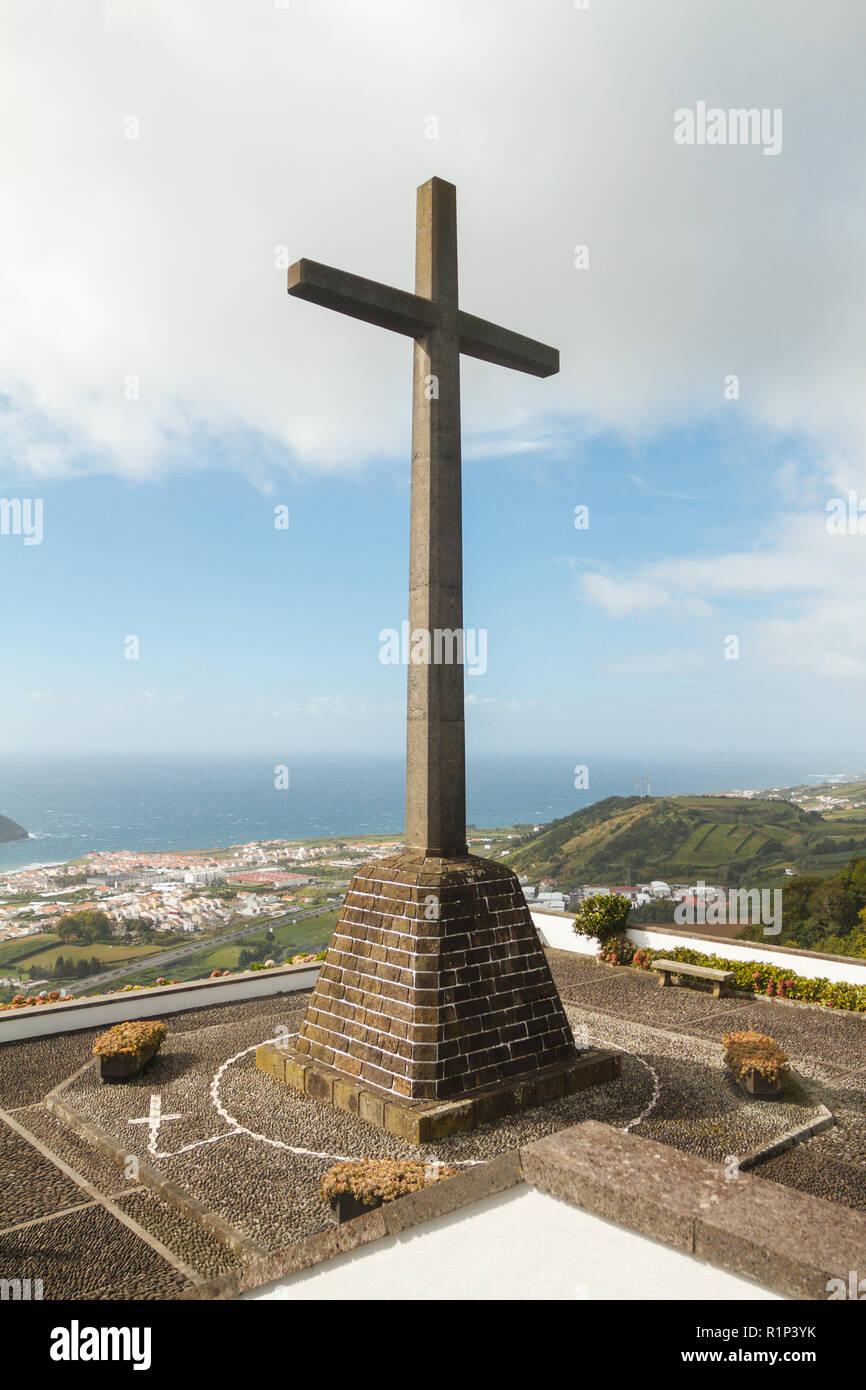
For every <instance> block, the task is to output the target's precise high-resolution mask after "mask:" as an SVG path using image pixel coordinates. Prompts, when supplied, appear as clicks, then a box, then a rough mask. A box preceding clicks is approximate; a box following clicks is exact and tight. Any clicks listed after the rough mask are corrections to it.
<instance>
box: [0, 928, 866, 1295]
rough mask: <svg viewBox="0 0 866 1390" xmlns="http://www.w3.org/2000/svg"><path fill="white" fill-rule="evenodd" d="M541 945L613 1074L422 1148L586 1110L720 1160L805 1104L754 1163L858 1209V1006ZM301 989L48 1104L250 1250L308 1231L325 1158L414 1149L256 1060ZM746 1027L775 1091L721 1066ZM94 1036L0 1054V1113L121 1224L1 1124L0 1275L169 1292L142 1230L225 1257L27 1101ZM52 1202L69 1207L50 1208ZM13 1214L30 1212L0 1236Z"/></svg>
mask: <svg viewBox="0 0 866 1390" xmlns="http://www.w3.org/2000/svg"><path fill="white" fill-rule="evenodd" d="M548 954H549V959H550V962H551V966H552V969H553V972H554V976H555V978H556V981H557V984H558V987H559V989H560V993H561V995H562V998H563V1000H564V1002H565V1004H566V1011H567V1013H568V1017H569V1020H570V1022H571V1024H572V1026H573V1027H574V1028H575V1031H576V1032H577V1033H578V1034H579V1031H580V1030H585V1032H586V1036H587V1040H588V1041H590V1042H591V1043H592V1044H593V1045H596V1046H603V1047H610V1048H615V1049H617V1050H619V1051H621V1053H622V1076H621V1078H620V1080H619V1081H617V1082H611V1083H608V1084H606V1085H604V1086H600V1087H596V1088H594V1089H592V1090H589V1091H584V1092H581V1093H579V1094H578V1095H576V1096H571V1097H568V1098H567V1099H564V1100H560V1101H557V1102H554V1103H552V1104H548V1105H546V1106H543V1107H540V1108H538V1109H535V1110H529V1111H525V1112H523V1113H522V1114H520V1115H515V1116H510V1117H508V1118H506V1119H503V1120H499V1121H496V1122H495V1123H492V1124H489V1125H486V1126H483V1127H482V1128H480V1129H478V1130H476V1131H474V1132H472V1133H471V1134H467V1135H457V1136H454V1137H453V1138H452V1139H450V1140H447V1141H441V1142H439V1143H438V1144H437V1145H435V1146H430V1147H428V1148H427V1149H425V1150H424V1151H423V1154H424V1156H425V1157H427V1158H438V1159H441V1160H443V1161H445V1162H449V1163H459V1164H470V1163H478V1162H484V1161H485V1160H487V1159H489V1158H491V1157H493V1156H494V1155H496V1154H498V1153H502V1152H504V1151H506V1150H509V1149H513V1148H514V1147H516V1146H518V1145H520V1144H525V1143H527V1142H531V1141H532V1140H533V1139H536V1138H541V1137H543V1136H544V1135H546V1134H550V1133H552V1132H555V1131H556V1130H558V1129H561V1128H564V1127H567V1126H569V1125H572V1124H575V1123H577V1122H578V1121H579V1120H582V1119H588V1118H593V1119H599V1120H603V1121H604V1122H605V1123H607V1124H611V1125H613V1126H615V1127H616V1128H619V1129H627V1130H629V1131H630V1132H631V1133H636V1134H641V1135H645V1136H647V1137H650V1138H654V1139H657V1140H659V1141H660V1142H663V1143H665V1144H670V1145H673V1146H675V1147H677V1148H680V1149H684V1150H688V1151H690V1152H693V1153H697V1154H701V1155H703V1156H704V1157H706V1158H708V1159H710V1160H712V1161H715V1162H719V1163H724V1162H725V1161H726V1160H727V1159H728V1157H729V1156H730V1155H732V1154H738V1155H742V1154H744V1153H746V1152H750V1151H752V1150H754V1149H760V1148H762V1147H764V1146H766V1145H767V1144H768V1143H769V1142H771V1141H772V1140H773V1139H774V1138H776V1137H778V1135H780V1134H781V1133H783V1132H785V1131H786V1130H789V1129H791V1128H793V1127H795V1126H798V1125H802V1124H803V1123H806V1122H807V1121H809V1120H811V1119H813V1118H814V1117H815V1115H816V1114H817V1109H816V1107H817V1103H818V1101H819V1100H821V1101H823V1102H824V1103H825V1104H826V1105H828V1106H829V1107H830V1109H831V1110H833V1112H834V1114H836V1116H837V1118H838V1121H839V1123H838V1126H837V1127H835V1128H833V1129H831V1130H828V1131H826V1132H824V1133H822V1134H820V1135H818V1136H816V1137H815V1138H813V1139H811V1140H808V1141H806V1142H805V1143H802V1144H799V1145H797V1147H796V1148H794V1149H791V1150H789V1151H788V1152H786V1153H784V1154H782V1155H781V1156H780V1157H778V1158H776V1159H772V1160H768V1161H766V1162H763V1163H762V1164H761V1165H760V1166H759V1168H757V1169H755V1170H754V1171H755V1172H756V1173H758V1174H759V1175H760V1176H763V1177H767V1178H770V1179H773V1180H775V1181H777V1182H782V1183H786V1184H788V1185H790V1186H794V1187H798V1188H800V1189H802V1190H804V1191H809V1192H813V1193H815V1194H816V1195H819V1196H823V1197H829V1198H831V1199H832V1200H835V1201H838V1202H842V1203H845V1204H847V1205H850V1206H855V1207H858V1208H860V1209H864V1210H866V1018H864V1017H860V1016H852V1015H848V1014H831V1013H828V1012H827V1011H826V1010H820V1009H797V1008H792V1007H791V1006H784V1005H780V1006H774V1005H772V1004H767V1005H765V1004H762V1003H759V1002H755V1001H752V1000H750V999H746V998H733V999H732V998H726V999H722V1000H718V1001H717V1000H714V999H713V998H712V997H711V996H710V995H708V994H707V993H705V992H702V991H699V990H697V989H689V988H677V987H672V988H668V989H661V988H660V987H659V985H658V982H657V980H656V979H655V977H652V976H649V975H644V974H642V973H640V972H637V971H634V970H630V969H628V968H622V969H616V970H612V969H610V968H609V967H605V966H600V965H599V964H598V963H597V962H596V961H595V960H594V959H592V958H591V957H582V956H576V955H572V954H570V953H567V952H559V951H551V952H549V953H548ZM306 1002H307V996H306V995H303V994H296V995H288V996H285V995H284V996H276V997H273V998H269V999H260V1000H250V1001H247V1002H246V1003H244V1004H234V1005H220V1006H218V1007H216V1008H210V1009H201V1010H191V1011H189V1012H187V1013H185V1014H177V1015H174V1016H173V1017H172V1018H170V1019H169V1036H168V1039H167V1041H166V1043H165V1045H164V1047H163V1050H162V1052H161V1053H160V1054H159V1055H158V1057H157V1058H155V1059H154V1061H153V1062H151V1063H150V1065H149V1066H148V1068H147V1069H146V1071H145V1072H144V1073H143V1074H142V1075H141V1076H140V1077H138V1078H136V1079H134V1080H133V1081H131V1082H129V1083H125V1084H124V1085H120V1086H103V1085H102V1084H101V1082H100V1081H99V1078H98V1075H97V1073H96V1069H95V1068H90V1069H88V1070H87V1071H85V1072H84V1073H82V1075H81V1076H80V1077H78V1078H77V1079H76V1080H75V1081H74V1082H73V1083H72V1084H71V1085H70V1086H69V1087H67V1088H66V1089H65V1091H64V1099H65V1100H66V1101H67V1102H68V1103H70V1104H73V1105H74V1107H75V1108H76V1110H77V1111H78V1112H79V1113H80V1114H81V1115H83V1116H85V1117H87V1118H89V1119H91V1120H92V1121H94V1122H95V1123H96V1124H98V1125H99V1126H100V1127H101V1128H102V1129H105V1130H107V1131H108V1132H109V1133H111V1134H112V1135H113V1137H114V1138H115V1139H116V1140H118V1141H119V1142H120V1143H121V1144H122V1145H123V1146H124V1148H125V1150H126V1152H128V1153H130V1154H138V1155H140V1156H141V1157H143V1158H146V1160H147V1162H148V1164H150V1165H151V1166H152V1167H153V1168H155V1169H156V1170H157V1172H159V1173H160V1174H161V1175H162V1176H164V1177H166V1178H169V1179H170V1180H171V1181H172V1182H173V1183H176V1184H177V1185H178V1186H179V1187H180V1188H182V1189H183V1190H184V1191H185V1192H187V1193H188V1194H190V1195H191V1196H192V1197H195V1198H198V1199H199V1200H200V1201H202V1202H204V1203H205V1205H206V1206H208V1207H209V1208H210V1209H211V1210H213V1211H215V1212H217V1213H218V1214H219V1215H220V1216H222V1217H223V1219H224V1220H226V1221H227V1222H229V1224H231V1225H232V1226H234V1227H235V1228H236V1229H237V1230H239V1231H240V1232H242V1233H243V1234H245V1235H247V1236H248V1237H249V1238H250V1239H251V1240H253V1241H254V1242H255V1243H256V1244H257V1245H259V1246H261V1247H263V1248H265V1249H268V1250H279V1249H283V1248H285V1247H286V1246H287V1245H290V1244H292V1243H293V1242H295V1241H297V1240H299V1239H302V1238H303V1237H304V1236H307V1235H311V1234H313V1233H315V1232H317V1231H321V1230H323V1229H324V1228H325V1226H326V1225H327V1223H328V1219H329V1217H328V1212H327V1209H326V1207H325V1206H324V1204H323V1203H322V1201H321V1198H320V1196H319V1191H318V1187H319V1180H320V1178H321V1176H322V1174H323V1172H324V1171H325V1170H326V1168H327V1167H328V1166H329V1164H330V1163H331V1162H332V1161H334V1160H336V1159H338V1158H343V1157H360V1156H363V1155H370V1156H377V1157H385V1156H388V1157H402V1156H406V1157H408V1156H412V1157H417V1156H418V1151H417V1150H416V1149H415V1148H414V1147H413V1146H411V1145H407V1144H404V1143H402V1142H401V1141H399V1140H396V1139H394V1138H392V1137H390V1136H388V1135H385V1134H382V1133H381V1132H380V1131H378V1130H376V1129H374V1128H373V1127H371V1126H369V1125H366V1124H364V1123H363V1122H361V1121H360V1120H357V1119H355V1118H354V1117H352V1116H349V1115H347V1114H345V1113H344V1112H342V1111H337V1110H333V1109H331V1108H329V1107H325V1106H322V1105H320V1104H318V1103H317V1102H315V1101H311V1100H310V1099H309V1098H308V1097H305V1096H302V1095H300V1094H299V1093H297V1092H295V1091H293V1090H291V1089H290V1088H288V1087H284V1086H280V1085H279V1084H278V1083H277V1082H276V1081H274V1079H273V1078H272V1077H270V1076H268V1075H267V1074H265V1073H262V1072H259V1071H257V1070H256V1067H255V1055H254V1048H255V1046H256V1045H257V1044H258V1043H260V1042H263V1041H265V1040H267V1039H270V1038H273V1037H275V1036H277V1035H278V1034H279V1033H280V1032H281V1031H282V1032H284V1033H286V1032H287V1033H289V1034H291V1033H294V1032H295V1031H297V1028H298V1026H299V1024H300V1021H301V1019H302V1017H303V1013H304V1010H305V1008H306ZM745 1027H757V1028H759V1029H760V1030H761V1031H765V1032H771V1033H772V1034H773V1036H774V1037H776V1038H777V1039H778V1041H779V1042H780V1043H781V1044H782V1046H783V1047H785V1048H786V1050H787V1051H788V1052H789V1054H790V1056H791V1058H792V1060H793V1061H794V1063H795V1069H796V1077H795V1078H794V1079H792V1081H791V1083H790V1085H789V1086H788V1087H787V1089H786V1092H785V1094H784V1095H783V1096H782V1098H781V1099H779V1100H777V1101H773V1102H767V1101H755V1100H753V1099H751V1098H750V1097H748V1096H747V1095H745V1094H744V1093H743V1092H742V1091H741V1090H740V1088H739V1087H737V1086H735V1085H734V1084H733V1083H732V1082H731V1080H730V1078H729V1077H728V1076H727V1075H726V1073H725V1071H724V1069H723V1067H722V1063H721V1055H720V1043H721V1036H722V1034H723V1033H724V1032H728V1031H731V1030H732V1029H734V1028H737V1029H739V1028H745ZM97 1031H99V1030H90V1031H88V1032H85V1033H80V1034H68V1035H59V1036H56V1037H54V1038H49V1039H44V1040H39V1041H35V1042H26V1043H12V1044H7V1045H6V1046H4V1047H3V1048H2V1049H0V1106H2V1107H3V1108H5V1109H6V1110H9V1111H12V1112H13V1113H14V1118H15V1120H16V1122H17V1123H18V1124H19V1125H21V1126H22V1127H23V1128H24V1129H25V1130H26V1131H27V1132H28V1133H29V1134H31V1135H32V1136H33V1139H34V1143H36V1142H37V1141H39V1142H41V1143H42V1145H44V1146H45V1147H46V1148H47V1149H48V1150H50V1151H51V1152H52V1153H54V1154H57V1155H59V1156H60V1157H62V1158H63V1160H64V1161H65V1162H66V1163H67V1164H68V1165H69V1167H70V1168H71V1169H72V1170H73V1172H74V1173H75V1174H77V1175H80V1176H81V1178H82V1179H83V1180H86V1181H87V1182H88V1183H89V1184H91V1185H92V1188H94V1189H96V1192H97V1193H98V1194H100V1195H104V1196H105V1198H106V1199H107V1198H109V1197H111V1198H113V1199H114V1201H115V1202H116V1203H117V1207H118V1209H119V1210H121V1211H123V1212H124V1213H125V1214H126V1215H127V1216H128V1217H130V1218H132V1220H133V1221H134V1222H135V1223H136V1224H137V1227H138V1228H139V1230H140V1234H139V1235H136V1233H135V1232H134V1231H132V1230H129V1229H127V1228H126V1227H125V1226H124V1225H123V1224H122V1223H121V1222H119V1221H118V1220H117V1218H116V1217H115V1216H114V1215H113V1214H112V1212H111V1211H110V1210H108V1209H106V1208H105V1207H103V1206H101V1205H99V1203H98V1202H94V1199H93V1193H92V1192H91V1191H88V1190H87V1189H86V1188H85V1187H83V1186H79V1185H78V1184H77V1183H76V1182H75V1181H73V1180H72V1179H70V1178H69V1177H67V1176H66V1175H65V1174H64V1173H63V1172H61V1171H60V1170H59V1169H58V1168H57V1167H56V1166H55V1165H54V1164H53V1163H52V1162H51V1160H50V1158H46V1157H44V1156H43V1155H42V1154H40V1153H39V1152H38V1151H37V1149H36V1148H35V1147H33V1146H32V1145H30V1144H29V1143H28V1142H27V1140H26V1139H24V1138H22V1137H21V1136H20V1135H18V1134H16V1133H15V1132H14V1131H12V1130H11V1129H10V1128H9V1127H8V1126H6V1125H5V1124H3V1123H2V1122H0V1174H2V1177H3V1180H2V1181H0V1203H3V1205H2V1206H0V1255H2V1260H0V1263H2V1264H3V1266H4V1267H6V1266H8V1265H9V1264H10V1263H11V1264H12V1265H14V1267H15V1271H16V1274H17V1276H18V1277H22V1278H26V1277H41V1278H43V1281H44V1284H45V1295H44V1296H45V1297H46V1298H58V1297H71V1298H119V1299H121V1298H175V1297H177V1296H178V1294H179V1293H180V1292H182V1291H183V1290H184V1289H186V1288H188V1287H189V1281H188V1279H187V1277H186V1274H185V1273H184V1272H183V1271H182V1270H180V1269H178V1268H175V1267H174V1265H173V1264H172V1263H171V1262H170V1261H169V1260H168V1259H166V1258H165V1257H164V1256H163V1255H162V1254H161V1253H160V1252H159V1251H158V1250H156V1249H154V1248H153V1247H152V1246H151V1245H149V1244H148V1239H147V1238H148V1234H149V1235H150V1236H152V1237H153V1238H155V1240H157V1241H159V1242H161V1244H162V1245H163V1246H165V1247H167V1249H168V1251H169V1252H171V1253H172V1255H173V1257H175V1258H176V1259H177V1260H178V1261H179V1262H183V1264H184V1266H188V1267H190V1268H191V1269H192V1270H194V1271H196V1273H197V1275H199V1276H201V1277H203V1278H211V1277H214V1276H215V1275H218V1274H222V1273H225V1272H226V1271H228V1270H230V1269H232V1268H233V1267H235V1264H236V1262H237V1260H238V1258H239V1257H238V1256H237V1255H235V1254H233V1253H232V1252H231V1251H229V1250H228V1249H227V1248H226V1246H225V1245H224V1244H223V1243H222V1242H221V1241H220V1240H218V1239H217V1238H216V1237H215V1236H214V1235H212V1234H211V1233H209V1232H207V1231H204V1230H203V1229H202V1228H201V1227H200V1226H198V1225H197V1224H196V1223H195V1222H193V1221H192V1220H190V1219H188V1218H187V1217H186V1216H184V1215H182V1214H181V1213H180V1212H179V1211H177V1210H176V1209H175V1208H174V1207H173V1206H170V1205H169V1204H168V1203H167V1202H165V1201H164V1200H163V1199H162V1198H161V1197H160V1196H158V1195H157V1194H156V1193H154V1192H153V1191H151V1190H149V1189H147V1188H146V1187H142V1186H140V1185H137V1184H135V1183H132V1184H130V1185H129V1187H128V1190H124V1189H125V1187H126V1184H125V1182H124V1178H123V1174H122V1172H121V1170H120V1169H119V1168H118V1167H117V1166H116V1165H114V1164H113V1163H111V1162H110V1161H109V1160H108V1159H106V1158H104V1157H103V1156H102V1155H101V1154H99V1153H98V1152H97V1151H96V1150H95V1149H94V1148H92V1147H91V1146H90V1145H89V1144H88V1143H87V1141H85V1140H83V1139H81V1138H79V1137H78V1136H77V1135H75V1134H73V1133H72V1132H71V1131H70V1130H69V1129H68V1128H67V1127H66V1125H65V1124H64V1123H63V1121H62V1120H61V1119H60V1118H59V1117H58V1116H57V1115H55V1114H53V1113H51V1112H50V1111H48V1110H47V1109H46V1108H45V1106H44V1104H43V1103H42V1102H43V1098H44V1096H45V1095H46V1093H47V1092H48V1091H49V1090H51V1089H53V1088H54V1087H55V1086H57V1085H58V1084H59V1083H60V1082H61V1081H63V1080H65V1079H66V1078H68V1077H70V1076H71V1075H72V1074H73V1073H74V1072H75V1071H76V1070H77V1069H78V1068H79V1067H80V1066H81V1065H82V1064H83V1063H84V1062H86V1061H87V1060H88V1058H89V1057H90V1055H91V1047H92V1041H93V1037H94V1036H95V1033H96V1032H97ZM215 1078H216V1081H215ZM154 1096H158V1097H159V1104H160V1106H161V1110H162V1116H163V1119H162V1121H161V1123H160V1127H159V1131H158V1134H157V1135H156V1138H155V1143H154V1141H153V1139H152V1137H151V1135H150V1132H149V1129H148V1126H147V1124H135V1125H131V1124H130V1123H129V1121H130V1120H132V1119H135V1120H140V1119H143V1118H144V1117H146V1116H147V1115H148V1113H149V1109H150V1106H151V1098H152V1097H154ZM174 1115H176V1116H177V1117H178V1118H176V1119H171V1118H169V1117H170V1116H174ZM246 1131H249V1132H246ZM149 1142H150V1151H149V1149H148V1145H149ZM154 1147H155V1153H154V1152H153V1149H154ZM299 1150H300V1151H301V1152H298V1151H299ZM68 1207H73V1208H76V1207H77V1208H78V1209H77V1210H73V1211H72V1212H71V1213H68V1214H67V1213H65V1208H68ZM57 1213H63V1214H57ZM45 1217H49V1218H51V1219H48V1220H45V1219H40V1218H45ZM22 1222H28V1223H30V1224H28V1225H25V1226H23V1227H20V1229H18V1230H12V1229H10V1228H11V1227H15V1226H20V1223H22Z"/></svg>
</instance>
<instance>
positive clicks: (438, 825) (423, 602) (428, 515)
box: [288, 178, 559, 856]
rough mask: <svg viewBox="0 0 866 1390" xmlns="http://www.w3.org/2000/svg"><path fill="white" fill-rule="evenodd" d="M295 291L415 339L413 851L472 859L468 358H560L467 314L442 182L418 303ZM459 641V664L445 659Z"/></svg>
mask: <svg viewBox="0 0 866 1390" xmlns="http://www.w3.org/2000/svg"><path fill="white" fill-rule="evenodd" d="M288 289H289V294H291V295H295V296H296V297H298V298H300V299H308V300H311V301H312V302H313V303H315V304H321V305H324V306H325V307H326V308H329V309H337V310H338V311H339V312H340V313H343V314H350V315H351V316H352V317H353V318H359V319H364V320H365V321H366V322H367V323H374V324H377V325H378V326H379V327H381V328H389V329H391V330H392V331H393V332H396V333H402V334H405V335H406V336H408V337H411V338H414V340H415V360H414V378H413V381H414V384H413V397H412V502H411V531H410V550H409V629H410V633H412V634H414V633H417V632H419V631H420V632H423V633H426V634H427V635H428V636H427V651H426V655H427V657H428V658H429V659H426V660H423V661H413V660H412V659H411V654H410V660H409V682H408V705H407V741H406V845H407V847H408V848H410V849H416V850H421V851H423V852H425V853H427V854H431V855H441V856H450V855H460V854H464V853H465V852H466V763H465V730H464V701H463V662H462V653H463V646H462V631H463V527H462V496H461V493H462V489H461V454H460V354H461V353H465V354H467V355H468V356H470V357H478V358H481V359H482V360H483V361H485V362H494V363H496V364H498V365H499V366H502V367H511V368H513V369H514V370H516V371H521V372H529V373H530V374H531V375H533V376H541V377H546V376H552V375H553V374H554V373H555V372H558V371H559V353H558V352H557V351H556V349H555V348H550V347H546V346H545V345H544V344H543V343H538V342H535V341H534V340H533V339H532V338H525V337H523V336H522V335H521V334H518V333H512V332H511V331H510V330H508V329H505V328H499V327H498V326H497V325H496V324H493V323H488V322H487V321H486V320H484V319H479V318H475V317H474V316H473V315H472V314H466V313H464V312H463V310H461V309H460V307H459V300H458V287H457V190H456V189H455V187H454V185H453V184H450V183H446V182H445V181H444V180H443V179H435V178H434V179H430V181H429V182H428V183H425V184H422V185H421V187H420V188H419V189H418V202H417V220H416V243H415V293H414V294H408V293H406V292H405V291H404V290H397V289H392V288H391V287H390V286H388V285H382V284H379V283H378V282H377V281H374V280H364V279H362V278H361V277H360V276H357V275H350V274H347V273H346V272H344V271H341V270H334V269H333V268H332V267H330V266H325V265H320V264H319V263H318V262H316V261H308V260H301V261H298V262H297V263H296V264H295V265H293V266H291V268H290V269H289V276H288ZM458 633H459V634H460V639H459V641H460V645H459V647H458V648H457V650H458V651H459V653H460V658H461V659H460V660H453V659H452V660H451V661H449V660H448V656H449V655H451V654H452V653H453V651H454V646H453V642H454V640H455V639H454V638H453V637H452V634H458ZM437 636H438V640H437ZM437 657H438V658H444V659H436V658H437Z"/></svg>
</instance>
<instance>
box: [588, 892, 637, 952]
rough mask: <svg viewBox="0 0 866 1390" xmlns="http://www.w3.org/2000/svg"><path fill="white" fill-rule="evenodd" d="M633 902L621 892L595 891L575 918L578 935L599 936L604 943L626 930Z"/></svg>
mask: <svg viewBox="0 0 866 1390" xmlns="http://www.w3.org/2000/svg"><path fill="white" fill-rule="evenodd" d="M630 911H631V903H630V902H629V900H628V898H624V897H623V896H622V895H621V894H620V893H594V894H593V895H592V897H590V898H585V899H584V900H583V902H582V903H581V905H580V908H579V910H578V913H577V916H576V917H575V919H574V931H575V934H576V935H577V936H594V937H597V938H598V940H599V941H600V942H601V944H602V945H604V943H605V942H606V941H609V940H610V938H611V937H612V936H618V935H619V934H620V933H621V932H624V931H625V928H626V923H627V921H628V914H629V912H630Z"/></svg>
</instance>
